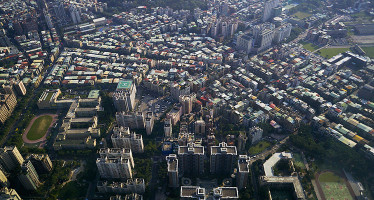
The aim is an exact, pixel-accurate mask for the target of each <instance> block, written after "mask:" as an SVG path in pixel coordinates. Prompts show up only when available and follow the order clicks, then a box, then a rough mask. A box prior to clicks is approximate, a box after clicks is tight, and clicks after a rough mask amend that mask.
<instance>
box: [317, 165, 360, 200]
mask: <svg viewBox="0 0 374 200" xmlns="http://www.w3.org/2000/svg"><path fill="white" fill-rule="evenodd" d="M318 182H319V184H320V186H321V188H322V191H323V195H324V196H325V199H326V200H330V199H331V200H332V199H341V200H353V198H352V196H351V194H350V193H349V190H348V187H347V185H346V183H345V181H344V179H343V178H342V177H340V176H338V175H336V174H335V173H333V172H323V173H321V174H320V175H319V177H318Z"/></svg>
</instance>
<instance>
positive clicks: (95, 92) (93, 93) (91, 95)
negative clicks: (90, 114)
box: [88, 90, 100, 99]
mask: <svg viewBox="0 0 374 200" xmlns="http://www.w3.org/2000/svg"><path fill="white" fill-rule="evenodd" d="M99 95H100V90H91V91H90V93H89V94H88V98H89V99H97V98H99Z"/></svg>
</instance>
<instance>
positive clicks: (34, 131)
mask: <svg viewBox="0 0 374 200" xmlns="http://www.w3.org/2000/svg"><path fill="white" fill-rule="evenodd" d="M52 120H53V118H52V116H50V115H43V116H40V117H38V118H37V119H36V120H35V121H34V122H32V121H31V123H33V124H32V126H31V128H30V130H29V131H28V132H27V135H26V138H27V139H29V140H38V139H40V138H42V137H43V136H44V135H45V134H46V133H47V130H48V128H49V127H50V126H51V123H52Z"/></svg>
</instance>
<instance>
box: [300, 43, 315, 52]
mask: <svg viewBox="0 0 374 200" xmlns="http://www.w3.org/2000/svg"><path fill="white" fill-rule="evenodd" d="M302 44H303V47H304V49H306V50H308V51H310V52H313V51H315V50H317V49H318V46H316V45H314V44H312V43H302Z"/></svg>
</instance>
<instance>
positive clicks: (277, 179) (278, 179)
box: [261, 176, 306, 199]
mask: <svg viewBox="0 0 374 200" xmlns="http://www.w3.org/2000/svg"><path fill="white" fill-rule="evenodd" d="M261 179H262V181H264V182H266V183H273V184H274V183H279V184H284V183H290V184H293V187H294V190H295V194H296V196H297V198H298V199H306V196H305V194H304V190H303V187H302V185H301V182H300V180H299V178H298V177H297V176H283V177H282V176H272V177H269V176H263V177H261Z"/></svg>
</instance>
